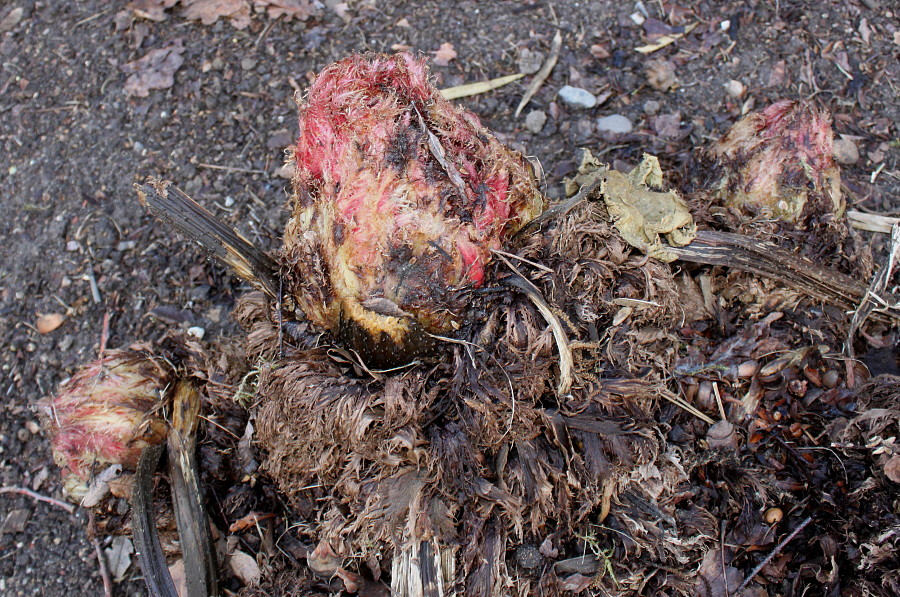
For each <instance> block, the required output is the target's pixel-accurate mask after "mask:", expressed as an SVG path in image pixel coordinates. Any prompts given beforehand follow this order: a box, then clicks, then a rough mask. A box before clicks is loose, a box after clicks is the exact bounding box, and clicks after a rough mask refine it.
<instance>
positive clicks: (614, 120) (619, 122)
mask: <svg viewBox="0 0 900 597" xmlns="http://www.w3.org/2000/svg"><path fill="white" fill-rule="evenodd" d="M632 129H634V125H633V124H631V121H630V120H628V119H627V118H626V117H624V116H622V115H621V114H613V115H611V116H604V117H603V118H598V119H597V130H598V131H599V132H601V133H617V134H620V135H622V134H625V133H630V132H631V131H632Z"/></svg>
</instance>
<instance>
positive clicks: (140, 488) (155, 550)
mask: <svg viewBox="0 0 900 597" xmlns="http://www.w3.org/2000/svg"><path fill="white" fill-rule="evenodd" d="M162 451H163V446H162V445H156V446H149V447H147V448H145V449H144V451H143V452H142V453H141V460H140V462H138V467H137V471H136V472H135V475H134V490H133V492H132V494H131V511H132V523H131V525H132V529H133V536H134V545H135V547H136V548H137V556H138V562H139V563H140V565H141V570H142V571H143V572H144V582H145V583H146V584H147V589H148V590H149V591H150V597H178V591H177V590H176V589H175V582H174V581H173V580H172V575H171V574H170V573H169V568H168V567H167V566H166V557H165V556H164V555H163V550H162V545H160V543H159V531H158V530H157V529H156V519H155V518H154V516H153V474H154V473H155V472H156V467H157V465H158V464H159V457H160V456H162Z"/></svg>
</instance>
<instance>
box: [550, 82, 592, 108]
mask: <svg viewBox="0 0 900 597" xmlns="http://www.w3.org/2000/svg"><path fill="white" fill-rule="evenodd" d="M559 99H561V100H562V101H563V103H564V104H566V105H567V106H569V107H570V108H583V109H586V108H593V107H594V106H596V105H597V98H596V97H594V94H593V93H591V92H590V91H588V90H587V89H582V88H581V87H572V86H571V85H565V86H563V87H562V88H561V89H560V90H559Z"/></svg>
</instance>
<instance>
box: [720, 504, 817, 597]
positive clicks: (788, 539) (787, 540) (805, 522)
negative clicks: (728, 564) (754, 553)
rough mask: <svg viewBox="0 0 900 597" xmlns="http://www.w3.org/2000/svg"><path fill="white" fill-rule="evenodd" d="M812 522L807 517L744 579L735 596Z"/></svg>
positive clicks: (810, 518) (810, 517) (809, 517)
mask: <svg viewBox="0 0 900 597" xmlns="http://www.w3.org/2000/svg"><path fill="white" fill-rule="evenodd" d="M811 521H812V516H807V517H806V518H805V519H804V520H803V522H801V523H800V525H799V526H798V527H797V528H796V529H794V530H793V532H791V534H790V535H788V536H787V537H785V538H784V539H783V540H782V541H781V543H779V544H778V545H776V546H775V549H773V550H772V552H771V553H770V554H769V555H767V556H766V557H765V559H764V560H763V561H762V562H760V563H759V564H758V565H757V566H756V568H754V569H753V570H752V571H751V572H750V574H749V575H748V576H747V578H745V579H744V582H742V583H741V586H739V587H738V588H737V591H735V594H737V593H740V592H741V591H743V590H744V589H745V588H746V587H747V585H749V584H750V581H751V580H753V578H754V577H755V576H756V575H757V574H759V572H760V571H761V570H762V569H763V568H765V567H766V564H768V563H769V562H771V561H772V558H774V557H775V556H777V555H778V554H779V553H781V550H782V549H784V546H785V545H787V544H788V543H790V542H791V540H793V538H794V537H796V536H797V535H798V534H799V533H800V531H802V530H803V529H804V527H806V525H808V524H809V523H810V522H811Z"/></svg>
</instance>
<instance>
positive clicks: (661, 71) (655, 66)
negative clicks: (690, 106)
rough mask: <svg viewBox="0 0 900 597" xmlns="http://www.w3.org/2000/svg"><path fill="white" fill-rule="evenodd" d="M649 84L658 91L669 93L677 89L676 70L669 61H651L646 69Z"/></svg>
mask: <svg viewBox="0 0 900 597" xmlns="http://www.w3.org/2000/svg"><path fill="white" fill-rule="evenodd" d="M644 73H645V74H646V75H647V83H649V84H650V87H652V88H654V89H656V90H657V91H668V90H669V89H672V88H673V87H675V83H676V80H675V68H674V67H673V66H672V63H671V62H669V61H668V60H651V61H650V62H648V63H647V67H646V68H645V69H644Z"/></svg>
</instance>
